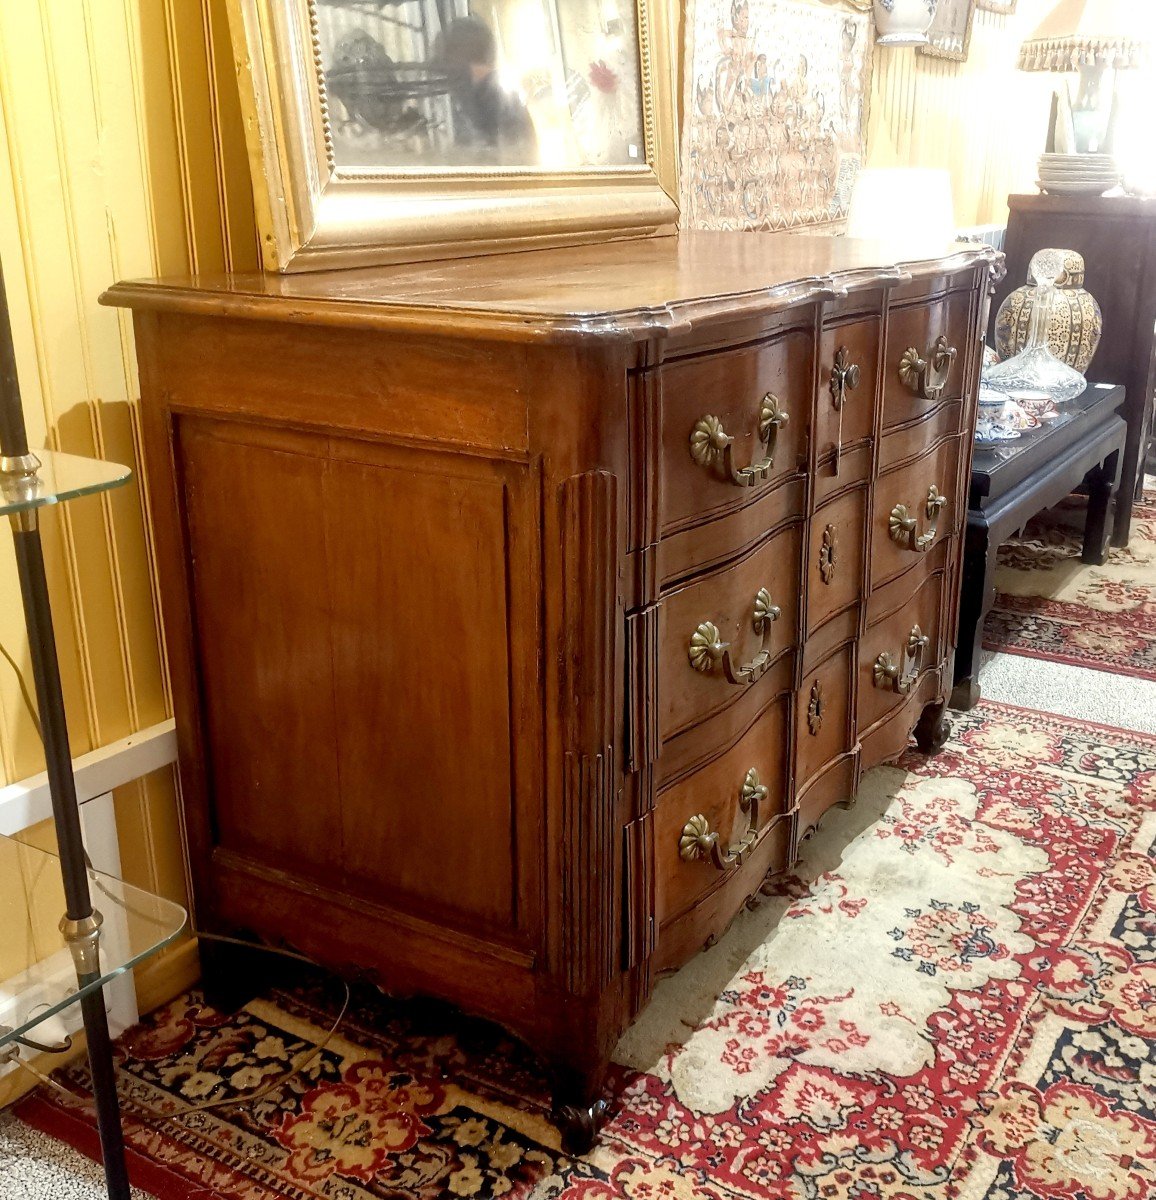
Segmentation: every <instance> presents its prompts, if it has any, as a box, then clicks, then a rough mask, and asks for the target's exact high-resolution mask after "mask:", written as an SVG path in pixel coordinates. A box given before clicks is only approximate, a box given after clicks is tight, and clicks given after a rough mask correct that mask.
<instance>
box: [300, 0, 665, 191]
mask: <svg viewBox="0 0 1156 1200" xmlns="http://www.w3.org/2000/svg"><path fill="white" fill-rule="evenodd" d="M316 20H317V44H318V48H319V52H320V60H321V62H320V66H321V72H322V79H323V83H324V88H325V93H326V98H327V100H328V121H329V131H328V132H329V136H330V138H331V140H332V147H333V157H334V165H335V166H336V168H337V169H338V170H339V171H341V172H342V173H346V172H349V173H357V172H360V171H364V170H369V171H377V172H383V171H384V172H390V173H392V172H405V171H406V170H419V171H421V172H423V173H426V172H429V171H430V170H431V169H434V170H436V169H439V168H441V169H450V170H453V171H455V172H459V171H469V170H479V169H481V170H486V169H493V168H504V169H517V170H531V171H533V170H537V171H559V170H563V171H570V170H579V169H582V168H588V167H621V166H637V165H641V164H643V163H644V162H645V160H646V155H645V138H644V132H643V117H642V97H641V87H640V82H641V64H640V60H639V53H638V33H637V25H636V22H635V13H634V6H633V4H632V3H628V4H627V5H626V7H625V9H623V10H620V8H619V5H618V4H617V3H616V2H615V0H321V2H320V3H318V5H317V9H316Z"/></svg>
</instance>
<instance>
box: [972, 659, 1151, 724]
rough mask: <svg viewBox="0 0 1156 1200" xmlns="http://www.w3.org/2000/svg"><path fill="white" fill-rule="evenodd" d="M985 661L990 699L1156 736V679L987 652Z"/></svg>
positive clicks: (983, 678)
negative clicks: (1113, 673)
mask: <svg viewBox="0 0 1156 1200" xmlns="http://www.w3.org/2000/svg"><path fill="white" fill-rule="evenodd" d="M985 657H986V661H985V662H984V664H983V666H982V667H981V668H980V672H979V687H980V693H981V694H982V696H983V698H984V699H985V700H998V701H1000V702H1002V703H1004V704H1019V705H1022V706H1023V707H1024V708H1038V709H1040V710H1042V711H1043V712H1053V713H1059V714H1060V715H1061V716H1065V717H1076V718H1077V719H1079V720H1083V721H1095V722H1096V723H1097V724H1100V725H1112V726H1115V727H1116V728H1118V729H1135V730H1137V731H1138V732H1140V733H1152V734H1156V680H1151V679H1136V678H1135V677H1132V676H1127V675H1108V674H1105V673H1104V672H1103V671H1089V670H1088V669H1087V668H1086V667H1072V666H1068V664H1067V663H1057V662H1046V661H1043V660H1042V659H1038V658H1025V657H1023V656H1022V655H1019V654H987V653H986V652H985Z"/></svg>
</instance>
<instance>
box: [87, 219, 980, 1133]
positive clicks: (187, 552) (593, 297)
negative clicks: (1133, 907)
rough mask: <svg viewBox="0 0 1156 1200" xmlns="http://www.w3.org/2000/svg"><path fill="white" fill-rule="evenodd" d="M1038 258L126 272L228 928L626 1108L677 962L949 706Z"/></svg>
mask: <svg viewBox="0 0 1156 1200" xmlns="http://www.w3.org/2000/svg"><path fill="white" fill-rule="evenodd" d="M998 262H999V259H998V256H997V255H996V254H994V252H992V251H990V250H989V249H987V248H986V247H965V248H961V247H953V248H951V249H949V250H947V251H946V252H945V253H944V254H943V255H939V256H931V257H928V256H926V255H923V256H920V255H918V254H917V255H914V256H912V255H910V254H908V253H905V251H904V249H903V247H902V246H899V247H896V248H894V249H893V250H881V249H880V247H879V246H876V245H872V244H869V243H862V242H855V241H850V240H847V239H838V238H827V237H810V236H805V235H804V236H795V235H761V234H760V235H746V234H734V235H729V234H707V233H702V234H699V233H686V234H683V235H681V236H679V237H677V238H675V237H666V238H650V239H639V240H635V241H620V242H615V243H613V244H608V245H600V246H599V245H595V246H582V247H572V248H569V249H557V250H541V251H533V252H527V253H521V254H509V255H497V256H493V257H489V258H486V257H478V258H471V259H461V260H455V261H450V262H442V263H436V262H434V263H430V262H427V263H420V264H416V265H412V266H406V265H399V266H392V267H388V268H380V269H378V268H374V269H366V270H358V271H351V272H347V273H345V272H334V273H331V274H324V273H322V274H310V275H303V276H297V277H291V276H282V277H272V276H265V275H252V276H246V275H231V276H224V277H220V278H211V277H208V276H201V277H198V278H196V279H189V280H185V281H176V282H174V281H173V280H166V281H164V282H163V283H151V282H146V283H126V284H118V285H117V286H116V287H115V288H113V289H112V291H111V292H110V293H109V294H108V295H107V296H106V297H105V301H106V302H107V303H114V304H123V305H127V306H130V307H132V308H133V310H134V314H133V315H134V322H135V333H136V343H137V347H138V353H139V356H140V367H141V369H140V379H141V389H142V402H141V411H142V425H143V430H144V441H145V451H146V455H147V460H148V461H147V467H148V471H147V478H148V484H149V488H150V500H151V511H152V512H153V514H154V517H155V530H156V546H157V562H158V574H159V579H160V586H161V590H162V593H163V604H162V611H163V615H164V620H165V633H166V642H167V645H168V648H169V667H170V674H171V677H172V687H173V695H174V707H175V711H176V719H177V723H178V727H179V735H180V736H179V743H180V748H181V759H180V772H181V802H182V805H183V808H184V812H183V817H184V821H183V825H184V829H185V831H186V834H187V842H188V862H189V865H190V872H191V880H190V882H191V887H192V892H193V897H194V901H195V904H196V909H197V914H198V920H199V921H200V923H201V925H202V926H204V928H205V929H207V930H209V931H217V932H222V933H228V932H230V931H245V932H248V933H256V934H258V935H259V936H262V937H265V938H268V939H269V940H270V941H273V942H275V943H277V944H287V945H291V946H293V947H295V948H297V949H298V950H300V951H302V952H304V953H306V954H308V955H311V956H313V957H315V958H317V959H319V960H321V961H324V962H329V963H333V964H336V965H339V966H341V967H342V968H346V967H349V966H351V965H352V966H355V967H357V968H358V969H360V970H363V971H365V972H366V973H367V974H368V975H369V976H370V977H372V978H373V979H374V980H375V981H376V982H378V983H379V984H380V985H381V986H382V987H383V988H385V989H387V990H390V991H397V992H399V993H404V994H407V995H408V994H414V993H421V994H426V995H433V996H437V997H439V998H441V999H443V1000H446V1001H448V1002H450V1003H452V1004H455V1005H457V1006H459V1007H461V1008H462V1009H464V1010H466V1011H467V1012H470V1013H474V1014H476V1015H480V1016H483V1017H488V1018H490V1019H492V1020H495V1021H498V1022H500V1023H502V1024H503V1025H505V1026H506V1027H507V1028H508V1029H510V1030H511V1031H512V1032H514V1033H515V1034H517V1035H519V1036H520V1037H523V1038H524V1039H526V1040H527V1041H528V1042H530V1043H531V1044H532V1045H533V1046H534V1047H535V1048H536V1049H537V1051H538V1052H539V1053H540V1054H541V1055H542V1056H543V1057H544V1058H545V1059H547V1060H548V1061H549V1062H550V1063H551V1064H552V1067H553V1068H554V1071H555V1074H556V1078H557V1080H558V1095H557V1104H558V1107H557V1112H558V1114H559V1119H560V1120H561V1121H562V1123H563V1126H564V1132H565V1136H566V1139H567V1144H568V1145H569V1146H570V1147H571V1148H574V1149H583V1148H584V1146H585V1145H588V1144H589V1141H590V1139H591V1137H592V1136H593V1133H594V1131H595V1130H596V1129H597V1126H598V1123H599V1121H600V1119H601V1117H602V1115H603V1114H604V1111H605V1100H604V1099H603V1096H602V1092H601V1087H602V1083H603V1080H604V1078H605V1073H606V1068H607V1064H608V1062H609V1058H610V1054H611V1051H612V1049H613V1047H614V1045H615V1043H616V1041H617V1039H618V1038H619V1036H620V1035H621V1034H622V1032H623V1030H624V1029H625V1027H626V1026H627V1024H628V1023H629V1022H630V1021H631V1020H632V1019H633V1018H634V1016H635V1015H636V1014H637V1013H638V1012H639V1011H640V1009H641V1008H642V1007H643V1006H644V1005H645V1004H646V1003H647V1001H648V999H649V997H650V994H651V990H652V988H653V985H654V981H655V979H656V978H657V976H658V974H659V973H660V972H662V971H666V970H668V969H672V968H675V967H677V966H678V965H679V964H680V963H682V962H684V961H685V960H686V959H687V958H688V957H689V956H690V955H692V954H693V953H695V952H696V951H697V950H698V949H700V948H701V947H702V946H703V945H705V944H707V943H708V942H710V941H711V940H713V939H714V938H717V937H719V936H720V935H721V934H722V933H723V931H724V930H725V929H726V927H727V925H728V924H729V923H730V921H731V920H732V919H733V917H734V916H735V914H736V913H738V912H739V911H740V910H741V909H742V907H743V905H744V903H745V902H746V900H747V899H748V898H749V897H750V896H751V895H752V893H754V892H756V891H757V890H758V888H759V887H760V885H761V884H762V882H763V880H764V879H765V877H766V875H767V874H768V872H777V871H783V870H786V869H788V868H790V867H791V865H792V864H793V863H794V861H795V859H796V857H797V856H798V854H799V853H800V842H801V840H802V839H803V838H804V837H805V836H806V835H807V833H808V832H809V831H810V830H811V829H813V828H814V827H815V826H816V824H817V823H818V822H819V821H820V820H821V819H822V817H823V815H824V813H826V812H827V810H828V809H830V807H831V806H832V805H834V804H839V803H849V802H850V801H851V800H852V799H853V798H854V791H855V788H856V786H857V783H858V780H859V778H860V776H861V774H862V773H863V771H866V770H869V769H870V768H871V767H873V766H875V765H876V764H878V763H880V762H882V761H885V760H887V759H890V758H894V757H896V756H897V755H899V754H900V753H901V752H902V751H903V750H904V748H905V747H906V745H907V743H908V740H909V738H910V736H911V735H912V733H914V735H915V738H916V741H917V742H918V744H919V745H920V746H921V747H922V748H923V749H924V750H927V751H932V750H934V749H936V748H937V746H938V745H939V744H941V742H942V739H943V737H944V736H945V726H944V724H943V721H942V714H943V702H944V698H945V695H944V694H945V681H946V680H949V679H950V669H949V668H950V663H951V656H952V653H953V642H954V630H955V615H954V614H955V612H956V607H957V603H958V597H957V591H956V589H957V588H958V578H959V547H960V539H959V537H958V536H957V534H958V528H957V526H958V517H959V514H960V513H961V512H962V511H963V508H962V496H963V494H964V493H963V490H962V489H963V484H964V480H963V474H964V472H965V471H966V469H967V465H968V458H969V455H970V444H969V440H968V439H969V438H970V430H971V429H972V428H973V426H974V417H975V391H976V381H977V377H978V366H979V350H980V341H979V336H978V333H979V329H980V328H981V327H982V324H983V322H984V320H985V306H986V302H987V297H988V293H989V288H990V286H991V280H992V277H993V272H994V271H995V270H996V268H997V266H998ZM941 339H942V341H941ZM908 349H911V350H912V354H911V355H907V356H906V361H904V356H905V352H906V351H907V350H908ZM901 366H902V368H903V374H902V376H901V374H900V368H901ZM415 630H418V631H420V632H417V633H415ZM303 755H304V760H303ZM303 761H305V762H306V763H307V768H308V769H302V762H303ZM203 964H204V970H205V975H206V983H207V985H208V986H209V987H210V988H211V987H212V986H213V985H214V984H215V983H220V982H224V983H227V984H232V985H234V986H235V982H236V980H237V979H238V978H240V977H245V978H247V977H251V976H252V977H256V975H257V974H258V973H257V972H248V971H244V970H238V964H237V963H236V961H232V960H231V958H230V955H229V954H228V953H227V952H226V951H224V950H221V951H219V952H218V951H217V950H211V951H206V953H205V957H204V959H203Z"/></svg>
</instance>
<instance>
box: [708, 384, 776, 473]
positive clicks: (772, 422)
mask: <svg viewBox="0 0 1156 1200" xmlns="http://www.w3.org/2000/svg"><path fill="white" fill-rule="evenodd" d="M790 419H791V417H790V414H789V413H788V412H787V410H786V409H785V408H784V407H783V406H782V404H781V403H780V402H779V398H778V397H777V396H775V395H773V394H772V393H771V392H768V393H767V394H766V395H765V396H764V397H763V400H762V404H761V405H760V406H759V442H760V443H761V444H762V446H763V447H764V448H765V450H766V453H765V455H764V456H763V458H761V459H759V461H758V462H753V463H751V465H750V466H749V467H736V466H735V461H734V446H735V439H734V438H733V437H731V435H730V434H729V433H727V431H726V430H725V429H724V428H723V427H722V422H721V421H720V420H719V419H718V417H713V416H709V415H708V416H705V417H701V418H700V419H699V420H698V421H697V422H696V423H695V427H694V428H693V429H692V430H691V431H690V456H691V458H693V459H694V461H695V462H696V463H698V465H699V466H700V467H706V468H707V470H710V469H712V468H713V467H714V466H715V465H716V464H718V463H721V464H722V472H723V474H724V475H725V476H726V477H727V478H728V479H729V480H730V482H731V483H733V484H734V485H735V486H736V487H753V486H754V485H755V484H756V483H762V482H763V481H764V480H765V479H766V478H767V477H768V476H769V475H770V473H771V469H772V468H773V467H774V465H775V444H776V443H777V442H778V438H779V430H780V429H782V427H783V426H784V425H786V424H787V423H788V422H789V421H790Z"/></svg>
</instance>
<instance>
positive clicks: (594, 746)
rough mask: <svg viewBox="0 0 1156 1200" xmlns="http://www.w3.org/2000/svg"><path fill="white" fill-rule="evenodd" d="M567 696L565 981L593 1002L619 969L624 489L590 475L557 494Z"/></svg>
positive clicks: (601, 474) (559, 917) (603, 474)
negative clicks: (618, 718) (618, 719)
mask: <svg viewBox="0 0 1156 1200" xmlns="http://www.w3.org/2000/svg"><path fill="white" fill-rule="evenodd" d="M560 501H561V527H562V614H563V621H562V638H563V654H562V681H561V683H562V693H561V694H562V697H563V701H562V702H563V704H564V706H565V711H564V714H563V728H564V734H563V737H564V746H563V749H564V759H563V777H562V815H561V826H562V828H561V845H560V866H561V871H562V897H561V901H562V907H561V912H559V913H558V914H556V921H557V922H559V923H560V932H561V962H560V969H561V972H562V978H563V981H564V983H565V986H566V988H567V990H568V991H570V992H571V993H573V994H575V995H589V994H591V993H593V992H596V991H597V990H598V989H599V988H601V987H603V986H605V985H606V984H607V983H609V982H610V980H611V979H612V978H613V977H614V975H615V973H616V971H617V969H618V963H617V958H618V953H617V952H618V947H619V944H620V929H619V921H620V914H621V904H620V902H619V901H620V893H619V890H618V889H619V888H620V887H621V877H622V864H621V857H622V846H621V840H620V839H621V836H622V832H621V831H622V821H621V816H620V813H619V811H618V804H617V797H618V788H617V786H616V778H615V776H616V770H615V755H614V745H615V741H616V737H615V732H616V731H615V722H614V713H615V708H616V687H615V680H616V677H617V678H619V679H620V677H619V676H617V672H616V661H615V655H616V644H617V639H616V637H615V634H616V627H617V620H618V615H617V614H618V481H617V479H616V477H615V476H614V475H612V474H610V473H609V472H607V471H589V472H586V473H584V474H582V475H575V476H572V477H571V478H569V479H567V480H565V482H564V483H562V485H561V487H560Z"/></svg>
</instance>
